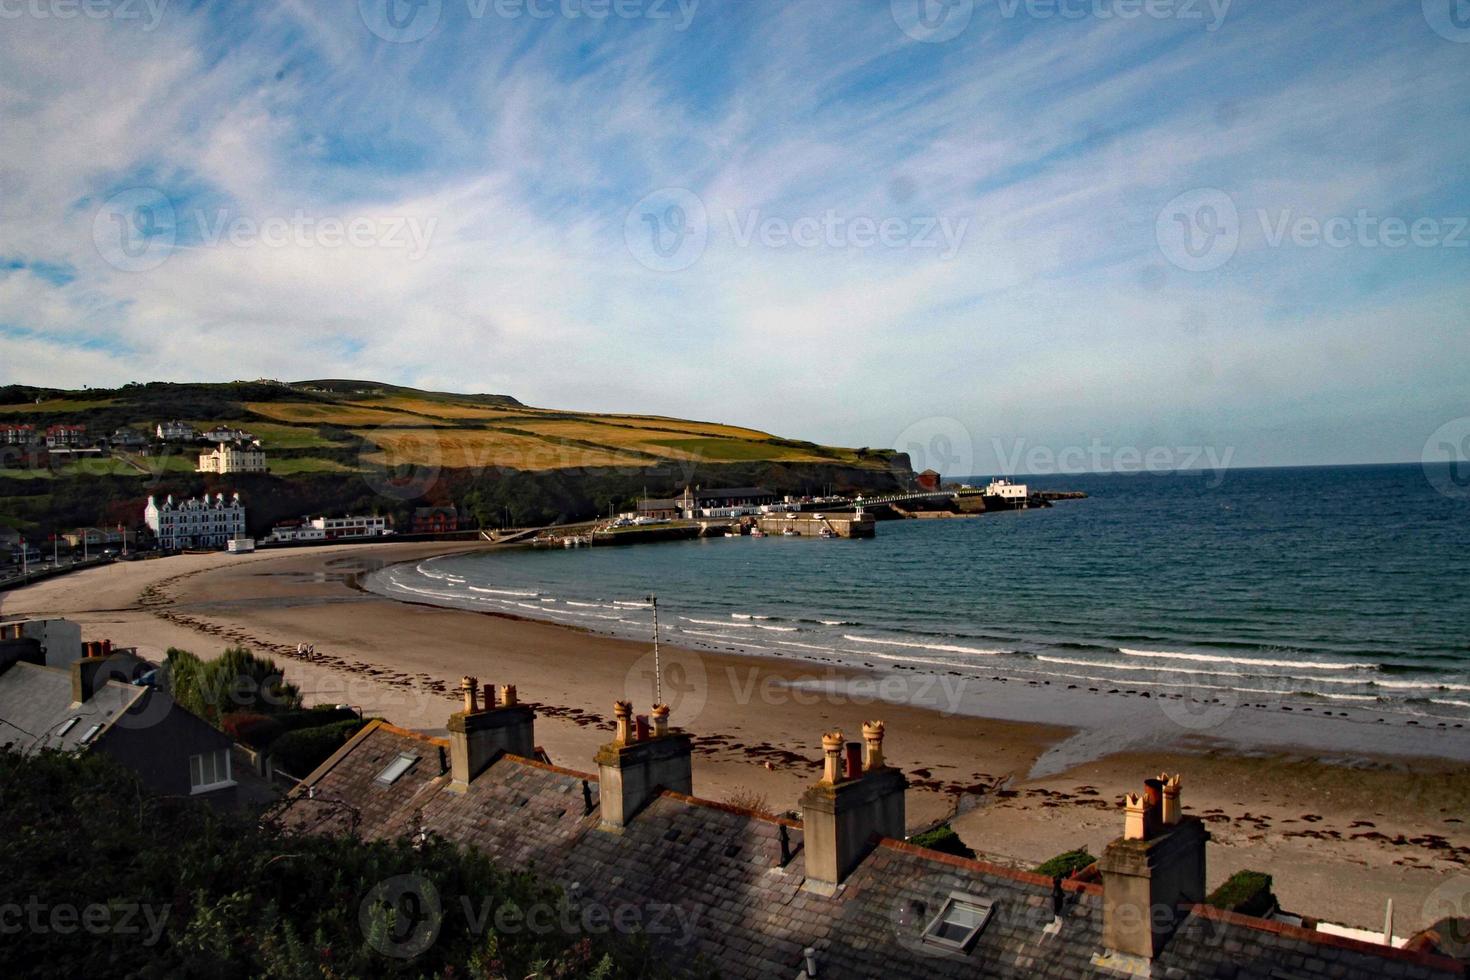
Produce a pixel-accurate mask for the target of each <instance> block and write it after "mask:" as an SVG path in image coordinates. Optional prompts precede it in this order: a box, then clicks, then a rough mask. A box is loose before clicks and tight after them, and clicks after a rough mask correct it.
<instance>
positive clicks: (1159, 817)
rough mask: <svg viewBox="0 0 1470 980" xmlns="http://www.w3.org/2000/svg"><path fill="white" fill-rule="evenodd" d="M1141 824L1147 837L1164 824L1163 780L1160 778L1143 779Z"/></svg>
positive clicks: (1156, 831) (1155, 832)
mask: <svg viewBox="0 0 1470 980" xmlns="http://www.w3.org/2000/svg"><path fill="white" fill-rule="evenodd" d="M1143 801H1144V813H1143V826H1144V830H1145V832H1146V833H1147V834H1148V836H1149V837H1152V836H1154V835H1155V834H1157V833H1158V832H1159V830H1160V829H1161V828H1162V827H1163V825H1164V782H1163V780H1161V779H1145V780H1144V781H1143Z"/></svg>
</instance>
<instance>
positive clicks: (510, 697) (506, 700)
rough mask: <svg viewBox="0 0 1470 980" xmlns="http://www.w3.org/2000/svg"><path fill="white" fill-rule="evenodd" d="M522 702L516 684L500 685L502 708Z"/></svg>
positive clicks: (511, 706) (512, 706)
mask: <svg viewBox="0 0 1470 980" xmlns="http://www.w3.org/2000/svg"><path fill="white" fill-rule="evenodd" d="M520 703H521V702H520V700H519V699H518V698H517V697H516V686H515V685H514V684H502V685H500V706H501V707H502V708H514V707H515V706H516V705H518V704H520Z"/></svg>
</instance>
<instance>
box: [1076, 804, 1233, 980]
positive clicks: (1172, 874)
mask: <svg viewBox="0 0 1470 980" xmlns="http://www.w3.org/2000/svg"><path fill="white" fill-rule="evenodd" d="M1180 784H1181V780H1180V778H1179V777H1178V776H1174V777H1172V778H1170V777H1168V776H1162V777H1160V778H1158V779H1149V780H1147V781H1146V782H1145V783H1144V792H1143V793H1142V794H1138V795H1135V794H1133V793H1129V794H1127V797H1126V800H1125V803H1124V810H1125V817H1124V823H1123V836H1122V837H1120V838H1118V839H1117V840H1115V841H1113V842H1112V843H1111V844H1109V845H1108V846H1107V849H1106V850H1105V851H1103V856H1102V860H1101V861H1099V862H1098V868H1099V870H1100V871H1101V872H1102V882H1103V947H1104V949H1105V952H1104V953H1101V954H1098V955H1097V956H1094V957H1093V963H1094V965H1101V966H1109V967H1113V968H1117V969H1122V970H1125V971H1129V972H1134V973H1137V972H1138V971H1139V970H1145V971H1146V969H1147V967H1148V964H1149V962H1150V961H1152V960H1153V959H1154V958H1155V957H1157V956H1158V954H1159V952H1160V951H1161V950H1162V949H1163V948H1164V944H1165V943H1167V942H1168V941H1169V937H1170V936H1172V935H1173V934H1174V929H1175V927H1176V926H1177V925H1178V924H1179V906H1180V905H1186V904H1193V903H1196V902H1201V901H1203V900H1204V897H1205V844H1206V842H1208V841H1209V839H1210V834H1209V832H1208V831H1207V830H1206V829H1205V825H1204V823H1203V822H1202V821H1201V820H1200V819H1199V818H1198V817H1186V816H1184V815H1183V814H1182V813H1181V812H1180V804H1179V789H1180ZM1145 975H1146V974H1145Z"/></svg>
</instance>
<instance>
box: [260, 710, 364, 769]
mask: <svg viewBox="0 0 1470 980" xmlns="http://www.w3.org/2000/svg"><path fill="white" fill-rule="evenodd" d="M366 724H367V722H366V721H364V720H362V719H361V718H351V719H349V720H347V721H334V722H332V723H331V724H330V725H317V726H316V727H315V728H298V729H296V730H295V731H290V732H286V733H285V734H284V735H282V736H281V737H280V738H278V739H276V740H275V741H274V742H272V743H271V763H272V765H274V766H275V767H276V768H277V769H280V770H282V771H284V772H286V773H287V774H289V775H292V776H295V777H296V778H297V779H305V778H306V777H307V776H308V775H309V774H310V773H311V772H312V770H314V769H316V767H317V766H319V765H321V764H322V763H323V762H326V761H327V759H328V758H329V757H330V756H331V754H332V753H333V752H336V751H337V750H338V749H340V748H341V747H342V746H343V745H345V744H346V743H347V740H348V739H349V738H351V737H352V736H354V735H356V734H357V733H358V731H359V730H360V729H361V728H362V727H363V726H364V725H366Z"/></svg>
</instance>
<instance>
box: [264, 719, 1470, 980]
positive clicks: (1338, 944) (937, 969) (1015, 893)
mask: <svg viewBox="0 0 1470 980" xmlns="http://www.w3.org/2000/svg"><path fill="white" fill-rule="evenodd" d="M441 750H443V752H444V753H445V754H444V755H443V756H441V754H440V753H441ZM400 754H409V755H416V756H417V757H418V758H417V761H416V762H415V763H414V764H413V766H412V767H411V768H410V769H409V770H408V771H407V772H406V773H404V775H403V776H402V777H400V778H399V779H398V780H397V781H395V782H394V783H392V785H386V786H385V785H382V784H381V783H379V782H377V781H376V780H377V776H378V774H379V773H381V772H382V771H383V769H384V767H386V766H387V765H388V764H389V763H390V762H391V761H392V760H393V759H395V758H397V757H398V756H399V755H400ZM446 767H447V748H446V743H445V742H444V741H442V740H439V739H429V738H426V737H425V736H422V735H418V734H416V733H413V732H409V731H405V730H403V729H399V728H394V727H393V726H391V725H387V724H384V723H381V722H375V723H372V724H370V725H368V726H367V727H365V728H364V729H363V730H362V731H361V732H360V733H359V734H358V735H357V736H356V737H354V738H353V739H352V740H351V741H349V742H348V743H347V744H346V745H344V746H343V747H342V748H341V749H340V750H338V752H337V753H336V754H335V755H334V756H333V757H332V758H330V759H329V760H327V762H326V763H324V764H323V765H322V766H321V767H320V768H319V769H318V770H317V771H316V772H315V773H313V774H312V775H311V776H310V777H308V779H307V780H306V782H305V783H304V784H303V786H302V787H298V789H297V790H296V791H295V792H294V793H293V795H292V797H291V798H290V799H289V800H288V802H287V805H286V807H285V809H284V811H283V820H284V821H285V822H286V824H287V825H288V826H292V827H295V828H297V829H299V830H304V831H309V832H327V833H331V832H341V831H347V830H355V831H357V832H359V833H361V834H362V836H364V837H366V838H369V839H372V838H389V837H396V836H402V835H408V834H414V833H419V832H424V831H427V832H430V833H434V834H437V835H440V836H443V837H445V838H448V839H450V840H454V841H457V842H459V843H463V844H468V845H472V846H474V847H476V848H478V849H480V850H482V851H484V852H485V853H486V854H488V855H489V856H490V857H491V858H492V859H494V860H495V861H497V862H498V863H500V864H502V865H503V866H506V867H508V868H513V869H517V870H524V871H529V872H533V873H536V874H538V875H540V876H542V877H544V878H547V879H549V880H551V881H552V882H555V883H557V884H559V885H561V886H562V887H563V888H564V889H565V890H566V892H567V894H568V896H569V900H570V901H572V902H573V903H574V904H576V905H580V906H581V907H582V908H583V910H584V914H585V910H586V909H587V908H588V907H589V906H597V907H600V909H601V910H602V911H604V912H606V913H608V914H613V915H622V916H628V917H631V918H632V920H633V921H636V922H637V923H638V924H639V925H640V926H641V928H642V929H643V930H644V932H645V933H646V934H648V935H649V937H650V938H651V939H652V940H653V941H654V942H655V943H657V944H659V945H660V946H661V947H662V948H665V949H666V950H667V951H669V952H670V953H671V954H672V955H675V956H677V957H679V958H681V959H687V960H688V961H690V962H691V963H692V962H693V960H694V958H695V957H696V956H703V957H704V958H705V960H706V961H707V962H708V963H709V964H710V965H712V966H714V967H716V968H717V969H718V970H719V972H720V973H721V975H723V976H729V977H751V978H755V977H769V976H778V977H779V976H788V977H790V976H795V975H797V972H798V970H799V969H800V968H801V966H802V963H803V951H804V950H805V949H807V948H809V947H810V948H813V949H815V950H816V951H817V955H818V960H819V975H821V976H831V977H876V976H883V977H885V978H887V977H896V978H909V977H911V978H915V980H918V978H929V977H974V976H989V977H1010V978H1018V980H1019V978H1023V977H1024V978H1030V977H1038V976H1044V977H1058V978H1062V977H1065V978H1073V977H1098V978H1103V977H1115V976H1116V974H1114V973H1111V972H1107V971H1106V970H1104V969H1102V968H1100V967H1097V966H1094V964H1093V956H1094V954H1095V953H1098V952H1100V951H1101V946H1102V888H1101V887H1100V886H1098V885H1095V884H1088V883H1082V882H1074V881H1069V882H1066V883H1065V884H1064V896H1063V898H1064V900H1063V909H1062V913H1061V916H1060V919H1059V924H1057V925H1055V926H1054V925H1053V914H1052V883H1051V881H1050V879H1048V878H1046V877H1044V876H1041V875H1035V874H1028V873H1025V872H1019V871H1015V870H1012V869H1008V868H1003V867H999V866H996V865H992V864H987V863H985V862H981V861H973V860H966V859H964V858H958V857H952V856H950V855H945V854H940V853H938V852H935V851H930V850H928V849H926V848H921V847H916V846H914V845H911V844H907V843H904V842H902V841H895V840H881V841H879V842H877V845H876V847H875V849H874V851H873V852H872V853H871V854H870V855H869V856H868V857H867V858H866V859H865V860H864V861H863V862H862V863H861V864H860V865H859V867H858V868H857V869H856V870H855V871H854V872H853V873H852V874H851V875H850V876H849V877H848V878H847V880H846V881H845V882H844V883H843V884H842V885H841V886H840V887H839V888H838V889H837V891H836V893H835V894H833V895H831V896H823V895H820V894H816V893H813V892H808V891H805V890H803V888H802V884H803V881H804V878H805V862H804V858H803V853H802V827H801V824H800V823H799V822H796V821H791V820H785V819H781V818H776V817H770V816H766V815H762V814H758V813H755V812H753V811H749V810H744V809H741V808H738V807H732V806H727V805H723V804H718V803H712V802H709V801H706V800H700V799H697V798H695V797H691V796H685V795H682V794H678V793H672V792H667V791H666V792H664V793H662V794H661V795H660V796H658V797H656V798H655V799H654V800H653V801H652V802H651V803H649V805H648V806H647V807H646V808H645V809H644V810H643V811H642V812H641V813H639V814H638V815H637V816H635V817H634V818H633V820H632V821H631V822H630V823H629V824H628V825H627V826H626V827H624V828H623V829H622V831H621V832H620V833H616V834H614V833H607V832H604V831H602V830H599V829H598V822H599V819H600V815H599V813H598V809H597V802H598V792H597V777H596V776H595V775H592V774H590V773H582V772H578V771H576V770H571V769H563V768H560V767H557V766H551V765H547V764H545V763H541V762H537V761H533V760H529V759H521V758H517V757H514V756H509V755H502V756H500V757H499V758H498V759H497V760H496V761H495V762H494V763H492V764H491V765H490V767H489V768H488V769H486V770H485V771H484V772H483V773H482V774H481V775H479V776H477V777H476V778H475V779H474V780H473V781H472V782H471V783H470V785H469V787H468V789H467V790H466V791H465V792H463V793H455V792H451V791H449V789H448V785H449V775H448V773H447V771H446ZM783 830H784V832H785V834H786V837H787V841H788V845H787V847H788V851H789V853H790V860H789V861H786V862H785V863H784V864H783V860H782V844H781V836H782V832H783ZM953 892H964V893H967V894H971V895H974V896H976V897H978V898H981V899H984V900H986V901H990V902H992V903H993V913H992V916H991V919H990V920H989V922H988V923H987V924H986V926H985V928H984V929H983V930H982V932H981V934H980V935H979V937H978V938H977V939H976V941H975V945H974V946H973V947H972V949H971V950H970V951H969V952H968V953H964V954H961V953H952V952H947V951H945V950H943V949H940V948H938V947H935V946H933V945H930V944H928V943H926V942H925V940H924V938H923V932H924V929H925V927H926V926H927V925H928V924H929V922H930V921H931V920H932V919H933V918H934V916H936V915H937V914H938V913H939V912H940V910H941V909H942V908H943V907H944V903H945V902H946V901H947V900H948V898H949V897H950V895H951V893H953ZM1048 927H1050V928H1048ZM1447 964H1448V966H1447ZM1154 967H1155V973H1154V974H1153V975H1154V976H1163V977H1179V978H1188V977H1209V978H1221V980H1257V978H1260V980H1265V978H1269V977H1276V976H1288V975H1289V976H1291V977H1295V978H1302V980H1309V978H1316V977H1329V976H1330V977H1337V978H1346V980H1377V978H1379V977H1382V976H1385V975H1387V976H1416V977H1446V978H1448V977H1458V976H1462V975H1463V974H1462V973H1461V972H1460V971H1459V969H1458V967H1455V966H1454V965H1453V964H1450V963H1449V961H1446V960H1442V959H1436V958H1433V957H1426V956H1424V955H1423V954H1416V953H1409V952H1405V951H1398V950H1388V949H1385V948H1382V947H1375V946H1370V945H1368V944H1364V943H1354V942H1352V941H1350V940H1342V939H1338V938H1336V937H1332V936H1327V935H1325V934H1322V933H1316V932H1311V931H1308V930H1303V929H1294V928H1292V927H1289V926H1278V925H1276V924H1274V923H1267V922H1264V921H1262V920H1258V919H1250V918H1247V917H1244V916H1235V915H1230V914H1228V913H1220V912H1217V911H1215V910H1210V909H1205V908H1203V907H1201V906H1196V907H1195V908H1194V909H1193V910H1191V912H1190V913H1189V915H1188V916H1187V917H1186V919H1185V921H1184V923H1183V925H1182V926H1181V927H1180V929H1179V930H1178V932H1177V933H1176V934H1175V937H1174V939H1173V940H1172V941H1171V942H1170V944H1169V946H1168V947H1167V949H1166V950H1165V952H1164V953H1163V955H1162V956H1161V957H1160V958H1159V959H1158V960H1157V961H1156V962H1155V964H1154ZM1283 968H1285V969H1288V970H1289V973H1287V974H1282V973H1278V972H1273V971H1275V970H1280V969H1283ZM1411 969H1412V971H1416V972H1399V971H1410V970H1411Z"/></svg>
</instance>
